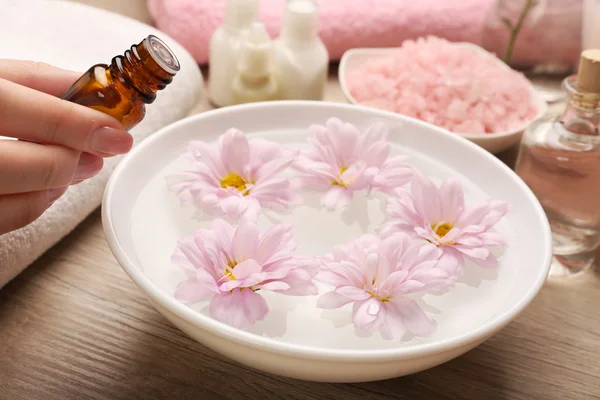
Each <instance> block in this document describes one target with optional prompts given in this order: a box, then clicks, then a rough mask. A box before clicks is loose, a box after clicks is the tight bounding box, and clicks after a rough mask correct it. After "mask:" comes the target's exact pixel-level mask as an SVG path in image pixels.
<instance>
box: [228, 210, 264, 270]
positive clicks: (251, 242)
mask: <svg viewBox="0 0 600 400" xmlns="http://www.w3.org/2000/svg"><path fill="white" fill-rule="evenodd" d="M257 247H258V227H257V226H256V224H255V223H252V222H249V221H242V222H241V223H240V225H239V226H238V227H237V229H236V230H235V233H234V234H233V240H232V244H231V253H232V255H233V259H234V260H236V261H242V260H247V259H249V258H253V257H254V254H255V253H256V249H257ZM255 262H256V261H255ZM238 267H239V265H238V266H237V267H236V269H237V268H238ZM259 268H260V267H259ZM259 270H260V269H259ZM236 276H237V275H236Z"/></svg>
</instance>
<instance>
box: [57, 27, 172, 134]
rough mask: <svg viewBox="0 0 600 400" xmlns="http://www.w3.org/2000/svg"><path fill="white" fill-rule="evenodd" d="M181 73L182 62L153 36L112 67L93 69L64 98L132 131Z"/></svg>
mask: <svg viewBox="0 0 600 400" xmlns="http://www.w3.org/2000/svg"><path fill="white" fill-rule="evenodd" d="M177 71H179V61H178V60H177V58H176V57H175V55H174V54H173V52H172V51H171V50H170V49H169V48H168V47H167V45H166V44H165V43H164V42H163V41H162V40H160V39H159V38H157V37H156V36H153V35H150V36H148V37H147V38H145V39H144V40H142V42H141V43H139V44H137V45H133V46H131V49H130V50H127V51H125V54H124V55H122V56H120V55H119V56H116V57H114V58H113V59H112V61H111V63H110V65H106V64H96V65H94V66H92V67H91V68H90V69H89V70H88V71H87V72H86V73H85V74H83V75H82V76H81V77H80V78H79V79H78V80H77V81H76V82H75V83H74V84H73V85H72V86H71V87H70V88H69V89H68V90H67V91H66V92H65V93H64V94H63V96H62V98H63V99H65V100H68V101H72V102H74V103H77V104H81V105H83V106H86V107H90V108H93V109H95V110H98V111H102V112H104V113H106V114H108V115H111V116H113V117H114V118H116V119H118V120H119V121H120V122H121V123H122V124H123V127H124V128H125V129H131V128H132V127H134V126H135V125H136V124H138V123H139V122H140V121H141V120H142V119H143V118H144V115H145V114H146V104H150V103H152V102H153V101H154V99H155V98H156V92H157V91H159V90H162V89H164V88H165V87H166V86H167V85H168V84H169V83H171V81H172V80H173V77H174V76H175V74H176V73H177Z"/></svg>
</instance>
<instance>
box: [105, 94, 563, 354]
mask: <svg viewBox="0 0 600 400" xmlns="http://www.w3.org/2000/svg"><path fill="white" fill-rule="evenodd" d="M323 106H325V107H330V108H332V109H333V110H335V109H338V110H339V109H346V110H348V111H355V110H356V107H360V108H361V109H362V111H364V112H367V113H370V114H371V115H373V116H381V117H385V118H393V119H399V120H402V122H406V121H408V122H410V123H416V124H421V125H425V126H427V127H428V128H430V129H434V130H436V131H438V133H440V134H444V135H448V136H450V138H451V140H457V141H460V142H461V143H462V145H463V146H466V147H468V148H469V150H470V151H473V152H477V153H480V155H481V156H483V157H486V158H487V159H488V160H489V162H491V163H493V164H495V165H496V166H497V167H499V168H501V169H503V170H504V171H505V172H507V173H508V175H509V176H510V177H511V179H513V180H514V181H515V183H516V184H517V185H518V186H519V187H520V188H521V190H523V191H524V192H525V194H526V195H527V196H528V197H529V200H530V201H531V204H532V205H533V206H534V209H535V214H536V216H537V217H538V219H539V220H540V221H541V223H542V225H543V226H544V228H545V229H544V231H543V232H541V238H542V242H543V245H544V246H543V247H545V248H546V251H545V254H544V255H543V256H542V259H541V261H542V265H541V266H540V271H539V273H538V276H537V277H536V280H535V282H534V285H532V286H531V287H530V288H529V290H528V291H525V292H524V293H523V296H522V298H521V299H520V300H519V302H518V303H516V304H515V305H514V306H513V307H511V308H510V309H508V310H506V311H504V312H502V313H500V314H499V315H498V316H496V317H495V318H494V319H490V320H488V321H487V322H486V323H484V324H482V325H481V326H479V327H478V328H476V329H473V330H471V331H469V332H468V333H464V334H462V335H459V336H456V337H452V338H447V339H443V340H439V341H436V342H432V343H421V344H416V345H413V346H409V347H398V348H393V349H356V350H352V349H328V348H320V347H313V346H306V345H301V344H295V343H289V342H283V341H279V340H276V339H272V338H270V337H264V336H260V335H257V334H254V333H250V332H247V331H244V330H240V329H237V328H234V327H232V326H230V325H227V324H225V323H222V322H219V321H217V320H215V319H213V318H210V317H209V316H206V315H203V314H201V313H198V312H197V311H194V310H193V309H192V308H191V307H189V306H187V305H185V304H183V303H181V302H179V301H177V300H176V299H175V298H174V297H173V296H169V295H168V294H167V293H166V292H165V291H163V290H161V289H160V288H158V286H156V285H155V284H154V283H153V282H152V281H151V280H150V279H149V278H147V277H146V276H145V275H144V274H143V273H142V272H141V271H140V270H138V269H137V268H136V267H135V266H134V263H133V262H132V261H131V260H130V259H129V257H128V256H127V254H126V252H125V251H124V250H123V248H122V247H121V245H120V243H119V240H118V238H117V235H116V230H115V224H114V221H113V220H112V219H111V214H112V210H113V207H115V205H114V202H113V196H114V194H115V191H116V186H117V184H118V182H119V180H120V177H121V176H122V175H123V174H124V172H125V171H126V170H127V168H128V165H129V164H130V163H131V162H132V160H134V159H135V158H136V157H137V155H138V154H140V153H142V152H143V151H144V150H145V149H146V148H149V147H151V146H152V145H153V143H154V142H157V141H159V140H161V139H162V138H163V137H164V136H166V135H168V134H169V133H170V132H171V131H172V130H173V129H175V128H178V127H180V126H184V125H187V124H190V123H195V122H196V121H201V120H203V119H205V118H210V117H212V116H214V115H220V114H235V112H236V111H237V110H252V109H261V108H271V109H277V108H285V107H288V108H289V107H292V108H293V107H305V108H306V107H323ZM275 111H276V110H275ZM102 225H103V229H104V233H105V236H106V240H107V242H108V244H109V247H110V249H111V251H112V252H113V254H114V256H115V258H116V260H117V261H118V262H119V264H120V265H121V267H122V268H123V270H124V271H125V272H126V273H127V275H129V277H130V278H131V279H132V280H133V281H134V283H135V284H136V285H137V286H138V287H139V288H140V289H141V290H142V291H143V292H144V295H145V296H146V297H149V299H150V300H151V302H152V301H155V302H157V303H158V304H159V305H160V306H161V307H163V308H165V309H166V310H168V311H169V312H170V313H173V314H174V315H175V316H177V317H179V318H181V319H183V320H184V321H186V322H187V323H190V324H192V325H194V326H196V327H198V328H200V329H201V330H204V331H206V332H209V333H211V334H213V335H215V336H217V337H221V338H225V339H227V340H231V341H233V342H235V343H237V344H240V345H242V346H247V347H250V348H254V349H255V350H261V351H266V352H269V353H276V354H279V355H286V356H291V357H295V358H303V359H312V360H320V361H330V362H349V361H362V362H376V361H393V360H399V359H413V358H420V357H424V356H427V355H432V354H437V353H441V352H446V351H450V350H453V349H456V348H459V347H462V346H467V345H469V344H473V343H477V342H479V341H483V340H485V339H487V338H488V337H490V336H491V335H493V334H494V333H496V332H497V331H498V330H500V329H502V328H503V327H504V326H505V325H506V324H508V323H509V322H511V321H512V320H513V319H514V318H515V317H516V316H517V315H519V314H520V313H521V312H522V311H523V310H524V309H525V308H526V307H527V306H528V305H529V304H530V303H531V301H532V300H533V299H534V298H535V296H536V295H537V294H538V293H539V291H540V289H541V288H542V286H543V284H544V282H545V281H546V277H547V275H548V271H549V269H550V262H551V257H552V252H551V248H552V241H551V233H550V225H549V223H548V220H547V218H546V216H545V213H544V211H543V209H542V206H541V205H540V203H539V202H538V200H537V199H536V197H535V195H534V194H533V192H532V191H531V190H530V189H529V187H528V186H527V185H526V184H525V182H524V181H523V180H521V179H520V178H519V177H518V176H517V175H516V174H515V173H514V171H512V170H511V169H510V168H509V167H508V166H507V165H505V164H504V163H503V162H502V161H500V160H499V159H498V158H496V157H495V156H493V155H492V154H490V153H488V152H487V151H486V150H484V149H482V148H481V147H479V146H478V145H476V144H474V143H472V142H470V141H468V140H465V139H463V138H461V137H459V136H456V135H453V134H452V133H450V132H449V131H446V130H444V129H441V128H439V127H436V126H434V125H431V124H428V123H426V122H423V121H420V120H417V119H414V118H410V117H407V116H404V115H401V114H397V113H393V112H389V111H382V110H377V109H373V108H369V107H364V106H355V105H351V104H345V103H335V102H323V101H274V102H263V103H253V104H242V105H236V106H231V107H225V108H220V109H216V110H211V111H207V112H204V113H200V114H197V115H193V116H190V117H187V118H184V119H182V120H179V121H177V122H175V123H172V124H170V125H167V126H165V127H163V128H162V129H160V130H158V131H157V132H156V133H155V134H153V135H152V136H150V137H149V138H147V139H146V140H144V141H143V142H141V143H140V144H139V145H138V146H136V147H135V148H134V149H133V150H132V151H131V152H130V153H129V154H127V155H126V156H125V157H124V158H123V159H122V160H121V162H120V163H119V164H118V165H117V167H116V168H115V170H114V171H113V173H112V174H111V177H110V179H109V181H108V183H107V185H106V189H105V191H104V197H103V202H102ZM155 308H156V306H155Z"/></svg>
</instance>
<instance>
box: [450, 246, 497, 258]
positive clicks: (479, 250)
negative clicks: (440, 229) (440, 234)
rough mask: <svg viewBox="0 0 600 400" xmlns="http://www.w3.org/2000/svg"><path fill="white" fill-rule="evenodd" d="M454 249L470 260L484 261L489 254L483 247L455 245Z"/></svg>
mask: <svg viewBox="0 0 600 400" xmlns="http://www.w3.org/2000/svg"><path fill="white" fill-rule="evenodd" d="M454 248H455V249H456V250H458V251H460V252H461V253H463V254H464V255H466V256H468V257H470V258H476V259H479V260H485V259H486V258H487V257H488V256H489V254H490V251H489V250H488V249H486V248H485V247H468V246H463V245H456V246H454Z"/></svg>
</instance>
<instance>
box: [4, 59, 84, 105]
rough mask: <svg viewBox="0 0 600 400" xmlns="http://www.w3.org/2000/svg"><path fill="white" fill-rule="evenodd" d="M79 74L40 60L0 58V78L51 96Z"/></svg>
mask: <svg viewBox="0 0 600 400" xmlns="http://www.w3.org/2000/svg"><path fill="white" fill-rule="evenodd" d="M80 76H81V73H79V72H74V71H68V70H66V69H62V68H57V67H53V66H52V65H49V64H45V63H41V62H35V61H22V60H6V59H0V78H1V79H6V80H7V81H11V82H14V83H17V84H19V85H22V86H27V87H28V88H31V89H34V90H39V91H40V92H44V93H48V94H51V95H53V96H59V97H60V96H61V95H62V94H63V93H64V92H65V91H66V90H67V89H68V88H69V87H70V86H71V85H72V84H73V83H74V82H75V81H76V80H77V79H78V78H79V77H80Z"/></svg>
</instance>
